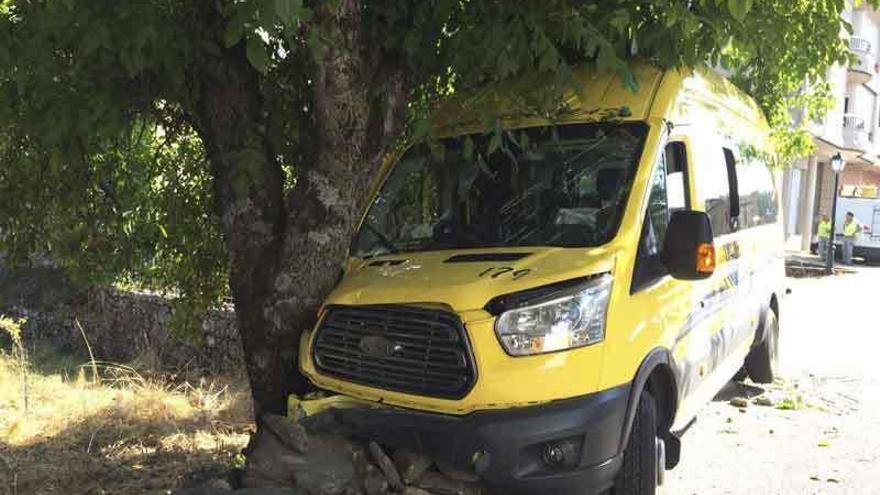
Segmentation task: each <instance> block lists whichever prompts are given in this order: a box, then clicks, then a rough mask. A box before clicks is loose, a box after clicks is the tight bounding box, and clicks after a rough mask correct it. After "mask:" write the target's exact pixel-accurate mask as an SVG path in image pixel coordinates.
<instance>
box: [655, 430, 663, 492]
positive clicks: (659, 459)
mask: <svg viewBox="0 0 880 495" xmlns="http://www.w3.org/2000/svg"><path fill="white" fill-rule="evenodd" d="M655 441H656V442H657V486H661V485H663V479H664V478H665V476H666V442H664V441H663V439H662V438H660V437H657V438H656V439H655Z"/></svg>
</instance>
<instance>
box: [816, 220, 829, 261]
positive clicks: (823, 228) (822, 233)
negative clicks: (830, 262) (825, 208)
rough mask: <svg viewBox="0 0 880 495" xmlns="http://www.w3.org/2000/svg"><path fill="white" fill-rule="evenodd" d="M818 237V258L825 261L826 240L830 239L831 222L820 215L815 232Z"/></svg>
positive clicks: (826, 253) (826, 251)
mask: <svg viewBox="0 0 880 495" xmlns="http://www.w3.org/2000/svg"><path fill="white" fill-rule="evenodd" d="M816 233H817V234H818V236H819V245H818V251H819V258H820V259H823V260H824V259H827V258H825V256H827V255H828V246H829V243H828V239H829V238H830V237H831V220H829V219H828V215H824V214H823V215H822V216H821V217H819V227H818V229H817V232H816Z"/></svg>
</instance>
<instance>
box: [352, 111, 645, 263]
mask: <svg viewBox="0 0 880 495" xmlns="http://www.w3.org/2000/svg"><path fill="white" fill-rule="evenodd" d="M646 132H647V127H646V126H644V125H641V124H579V125H563V126H555V127H536V128H530V129H525V130H519V131H513V132H510V133H506V134H505V138H504V139H503V141H501V144H498V140H497V138H496V139H495V140H494V142H493V139H492V138H491V135H482V136H472V135H469V136H461V137H456V138H451V139H446V140H443V141H441V142H439V143H437V144H436V145H434V146H429V145H418V146H414V147H412V148H410V149H409V150H408V151H407V152H406V154H405V155H404V157H403V158H402V160H401V161H400V162H399V163H398V164H397V166H396V167H395V168H394V169H393V170H392V171H391V173H390V175H389V176H388V178H387V180H386V181H385V184H384V185H383V186H382V190H381V192H380V194H379V195H378V196H377V197H376V199H375V201H374V202H373V205H372V207H371V208H370V211H369V213H368V215H367V217H366V219H365V220H364V223H363V225H362V227H361V231H360V233H359V235H358V236H357V238H356V240H355V245H354V254H355V255H356V256H361V257H370V256H377V255H381V254H387V253H394V252H401V251H425V250H437V249H461V248H480V247H497V246H566V247H579V246H598V245H601V244H603V243H605V242H607V241H608V240H610V238H611V237H612V236H613V235H614V233H615V232H616V230H617V227H618V224H619V223H620V215H621V212H622V210H623V206H624V203H625V201H626V198H627V196H628V193H629V189H630V185H631V183H632V179H633V175H634V171H635V167H636V165H637V163H638V159H639V156H640V152H641V149H642V143H643V140H644V137H645V134H646Z"/></svg>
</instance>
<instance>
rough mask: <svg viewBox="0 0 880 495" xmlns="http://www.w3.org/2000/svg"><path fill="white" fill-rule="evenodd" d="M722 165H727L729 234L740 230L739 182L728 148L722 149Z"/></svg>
mask: <svg viewBox="0 0 880 495" xmlns="http://www.w3.org/2000/svg"><path fill="white" fill-rule="evenodd" d="M724 163H725V165H727V183H728V186H729V187H730V202H729V204H730V213H729V217H730V220H729V222H728V223H729V225H728V227H729V228H730V232H736V231H738V230H739V228H740V219H739V215H740V202H739V181H738V180H737V171H736V157H735V156H734V155H733V151H732V150H731V149H729V148H724Z"/></svg>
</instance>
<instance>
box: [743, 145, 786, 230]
mask: <svg viewBox="0 0 880 495" xmlns="http://www.w3.org/2000/svg"><path fill="white" fill-rule="evenodd" d="M736 172H737V177H738V181H739V189H740V195H739V204H740V228H742V229H748V228H751V227H758V226H761V225H766V224H768V223H775V222H776V220H777V218H778V215H779V212H778V207H777V202H776V189H775V187H774V184H773V175H772V174H771V173H770V169H769V168H768V167H767V164H766V163H764V161H763V160H761V159H758V158H755V159H752V160H750V161H748V162H744V163H743V162H741V163H739V164H738V165H737V168H736Z"/></svg>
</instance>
